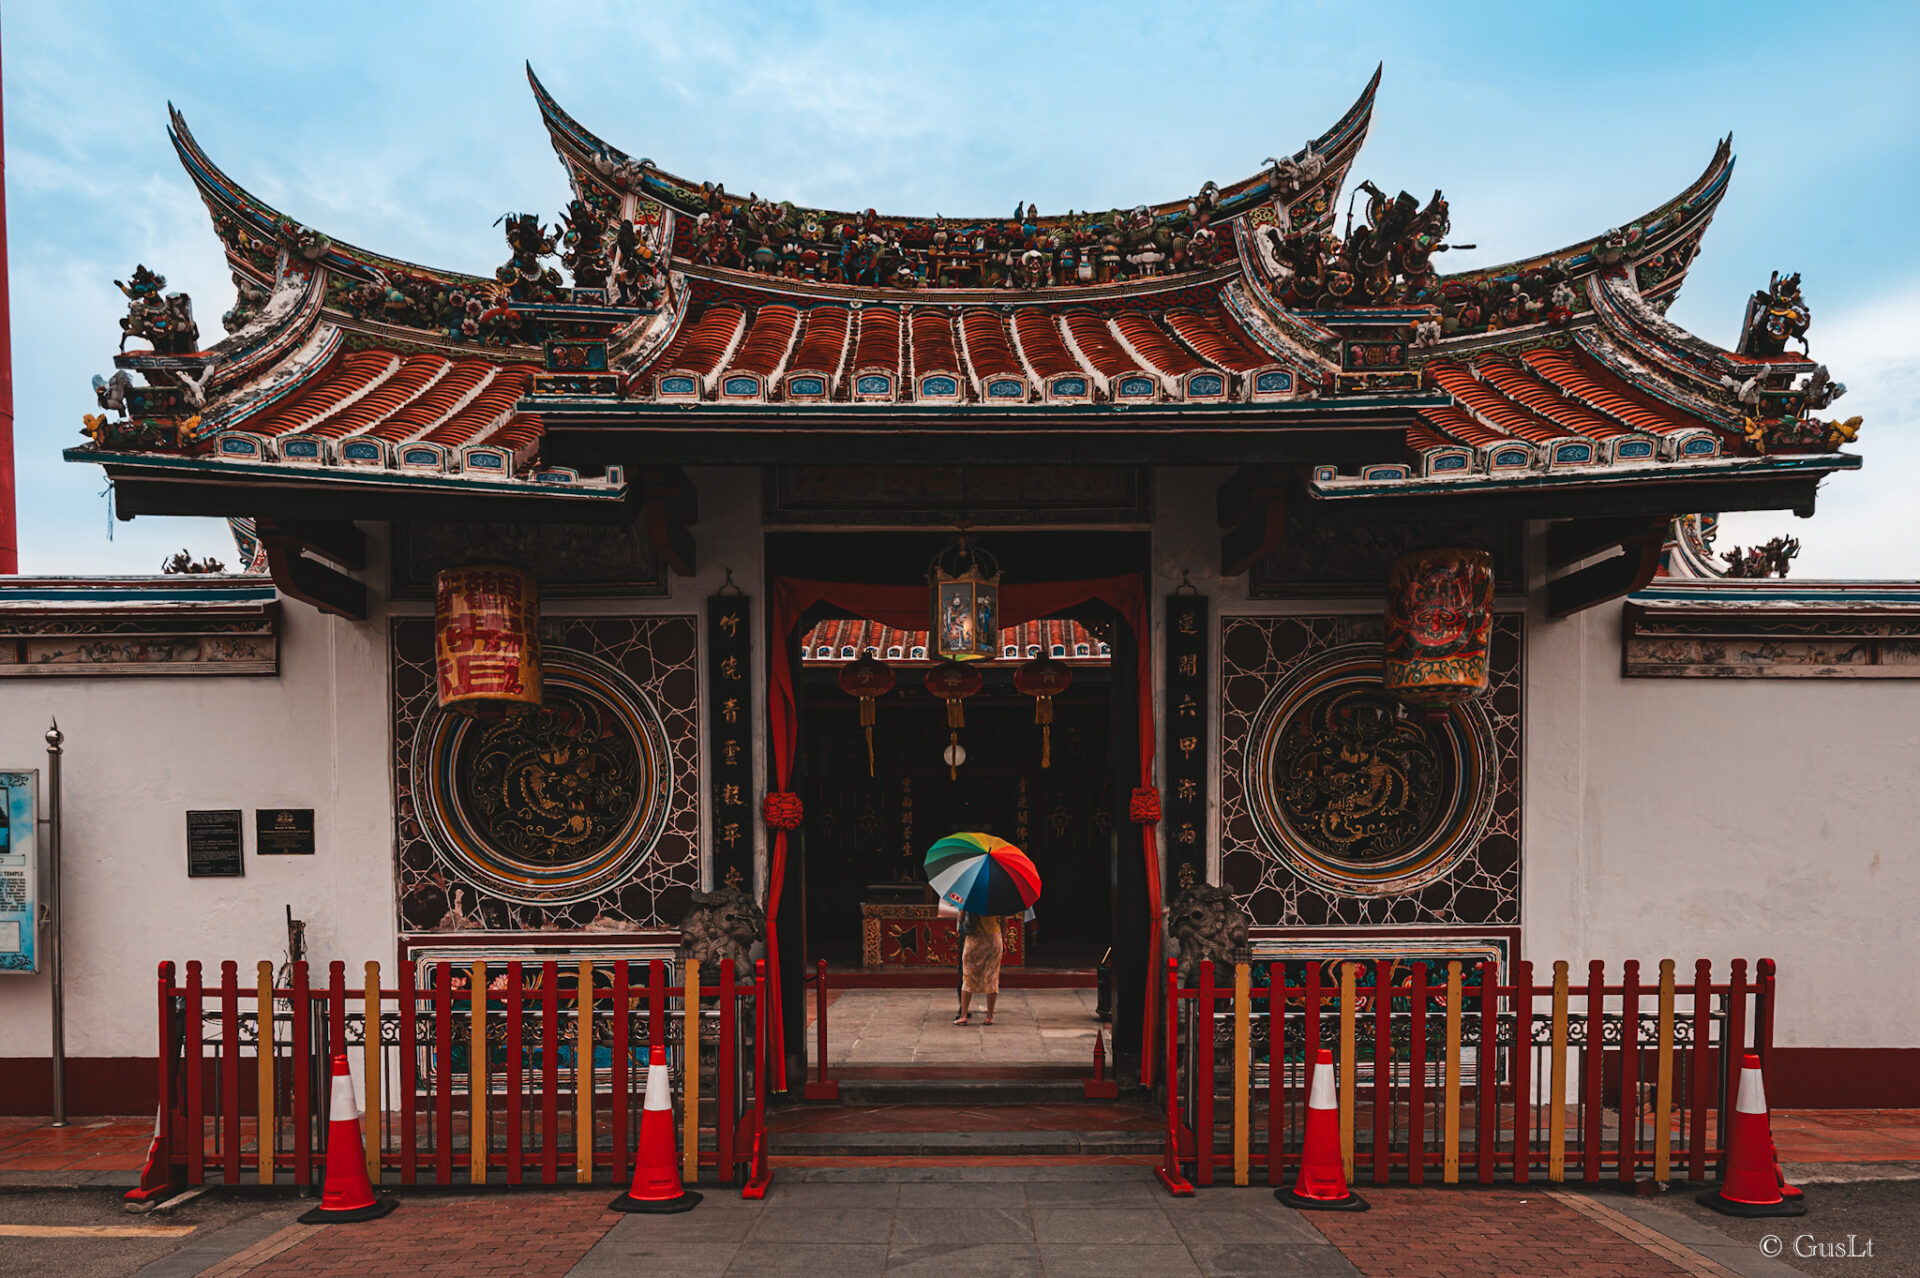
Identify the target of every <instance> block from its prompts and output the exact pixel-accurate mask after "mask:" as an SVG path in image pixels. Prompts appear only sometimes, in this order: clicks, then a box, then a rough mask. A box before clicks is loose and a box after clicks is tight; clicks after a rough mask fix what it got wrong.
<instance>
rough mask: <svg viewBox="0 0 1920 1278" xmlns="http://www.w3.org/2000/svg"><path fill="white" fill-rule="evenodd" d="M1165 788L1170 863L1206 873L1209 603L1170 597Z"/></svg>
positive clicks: (1199, 597)
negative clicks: (1187, 866)
mask: <svg viewBox="0 0 1920 1278" xmlns="http://www.w3.org/2000/svg"><path fill="white" fill-rule="evenodd" d="M1166 663H1167V664H1166V681H1165V688H1166V705H1165V708H1164V709H1165V714H1164V718H1163V719H1162V722H1163V723H1165V724H1166V734H1167V744H1166V751H1167V752H1166V760H1167V770H1166V778H1167V789H1166V793H1165V794H1164V795H1163V796H1162V798H1161V811H1162V813H1163V814H1164V816H1165V819H1166V827H1165V828H1166V832H1167V833H1166V837H1167V844H1168V849H1169V852H1170V855H1169V856H1168V857H1167V863H1168V866H1169V868H1170V869H1173V870H1174V872H1175V873H1176V874H1177V873H1178V869H1177V867H1178V866H1180V865H1182V864H1186V865H1191V866H1192V867H1193V869H1194V872H1195V874H1196V876H1197V877H1199V878H1200V879H1204V878H1205V877H1206V868H1207V755H1208V738H1207V599H1206V596H1205V595H1197V594H1174V595H1168V596H1167V642H1166Z"/></svg>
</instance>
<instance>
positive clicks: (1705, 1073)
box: [1687, 959, 1717, 1180]
mask: <svg viewBox="0 0 1920 1278" xmlns="http://www.w3.org/2000/svg"><path fill="white" fill-rule="evenodd" d="M1712 1038H1713V964H1712V963H1711V962H1710V961H1709V960H1707V959H1700V960H1698V961H1697V962H1695V963H1694V965H1693V1046H1692V1048H1691V1049H1690V1050H1689V1051H1688V1052H1687V1068H1688V1069H1689V1070H1691V1071H1692V1075H1693V1112H1692V1113H1690V1114H1689V1115H1688V1116H1687V1179H1688V1180H1705V1179H1706V1178H1707V1109H1708V1108H1709V1106H1711V1105H1712V1103H1713V1080H1714V1079H1715V1078H1716V1077H1717V1074H1716V1071H1715V1070H1714V1066H1713V1043H1712Z"/></svg>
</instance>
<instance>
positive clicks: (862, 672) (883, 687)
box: [840, 652, 893, 776]
mask: <svg viewBox="0 0 1920 1278" xmlns="http://www.w3.org/2000/svg"><path fill="white" fill-rule="evenodd" d="M840 691H842V692H844V693H846V694H847V695H848V696H849V697H858V698H859V699H860V726H861V727H862V728H863V729H865V730H866V734H867V775H868V776H872V775H873V713H874V707H873V703H874V700H875V699H876V698H878V697H884V696H886V695H887V694H888V693H889V692H892V691H893V667H891V666H889V665H888V664H887V663H886V662H884V661H881V660H879V659H878V658H876V657H875V656H874V655H873V654H872V653H870V652H869V653H867V654H865V655H864V656H862V657H861V658H860V660H858V661H854V662H850V663H848V664H847V665H844V666H841V667H840Z"/></svg>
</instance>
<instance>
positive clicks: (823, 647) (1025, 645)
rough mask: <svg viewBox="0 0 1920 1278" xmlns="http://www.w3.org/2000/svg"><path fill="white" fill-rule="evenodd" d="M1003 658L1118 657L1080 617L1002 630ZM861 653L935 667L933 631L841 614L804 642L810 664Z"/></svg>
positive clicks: (1098, 661)
mask: <svg viewBox="0 0 1920 1278" xmlns="http://www.w3.org/2000/svg"><path fill="white" fill-rule="evenodd" d="M997 650H998V654H999V659H1000V660H1001V661H1026V660H1030V659H1031V658H1034V657H1053V658H1055V659H1056V660H1059V661H1064V662H1066V663H1067V664H1069V665H1083V666H1104V665H1106V664H1108V661H1109V660H1110V659H1111V657H1112V650H1111V649H1110V648H1109V647H1108V645H1107V644H1106V642H1105V641H1104V640H1102V639H1101V638H1100V637H1099V636H1097V635H1095V634H1094V633H1093V632H1092V631H1091V630H1088V629H1087V628H1086V627H1085V626H1083V625H1081V624H1080V623H1079V622H1077V621H1057V620H1056V621H1027V622H1022V623H1021V624H1020V625H1017V626H1008V627H1006V628H1005V629H1003V630H1002V631H1001V632H1000V641H999V644H998V647H997ZM861 657H873V658H875V659H876V660H879V661H887V662H899V663H903V664H906V665H928V666H931V665H934V664H936V662H935V660H934V659H933V658H931V657H929V656H928V655H927V632H926V631H924V630H898V629H895V628H894V627H892V626H883V625H881V624H880V623H879V622H877V621H865V620H861V619H859V618H853V617H848V618H841V619H839V620H833V621H822V622H819V623H817V624H816V625H815V626H814V627H813V628H812V629H811V630H809V631H807V633H806V635H805V636H804V637H803V638H802V639H801V641H800V660H801V661H802V662H803V663H804V664H806V665H809V666H825V665H845V664H846V663H848V662H851V661H858V660H859V659H860V658H861Z"/></svg>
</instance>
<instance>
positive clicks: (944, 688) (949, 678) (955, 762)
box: [927, 661, 986, 781]
mask: <svg viewBox="0 0 1920 1278" xmlns="http://www.w3.org/2000/svg"><path fill="white" fill-rule="evenodd" d="M985 682H986V678H985V676H983V675H982V674H981V673H980V671H979V670H978V669H977V668H975V667H973V666H963V665H961V664H960V663H959V662H957V661H942V662H941V663H940V664H939V665H937V666H935V667H934V668H933V669H931V670H929V671H927V691H928V692H931V693H932V694H933V695H934V696H936V697H938V698H940V699H941V700H942V701H944V702H946V703H947V778H948V780H954V781H957V780H959V778H960V760H961V759H962V758H964V757H965V756H964V755H962V754H961V753H960V729H962V728H964V727H966V726H967V714H966V711H965V710H963V709H962V708H961V702H963V701H965V700H966V699H967V698H968V697H971V696H972V695H973V694H974V693H976V692H978V691H980V687H981V685H982V684H984V683H985Z"/></svg>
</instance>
